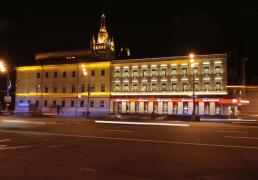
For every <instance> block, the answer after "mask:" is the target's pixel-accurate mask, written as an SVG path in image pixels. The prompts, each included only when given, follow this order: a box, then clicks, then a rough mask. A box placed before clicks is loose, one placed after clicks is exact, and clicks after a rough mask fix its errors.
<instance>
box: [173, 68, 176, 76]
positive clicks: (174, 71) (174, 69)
mask: <svg viewBox="0 0 258 180" xmlns="http://www.w3.org/2000/svg"><path fill="white" fill-rule="evenodd" d="M176 74H177V70H176V68H173V69H172V76H176Z"/></svg>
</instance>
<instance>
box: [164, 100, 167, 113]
mask: <svg viewBox="0 0 258 180" xmlns="http://www.w3.org/2000/svg"><path fill="white" fill-rule="evenodd" d="M163 113H164V114H167V113H168V102H163Z"/></svg>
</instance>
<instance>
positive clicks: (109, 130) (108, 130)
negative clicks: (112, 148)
mask: <svg viewBox="0 0 258 180" xmlns="http://www.w3.org/2000/svg"><path fill="white" fill-rule="evenodd" d="M105 131H107V132H124V133H130V132H133V131H128V130H119V129H117V130H112V129H107V130H105Z"/></svg>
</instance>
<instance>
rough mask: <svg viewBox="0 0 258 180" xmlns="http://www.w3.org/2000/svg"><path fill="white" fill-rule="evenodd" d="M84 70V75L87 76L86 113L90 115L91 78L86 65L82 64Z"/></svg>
mask: <svg viewBox="0 0 258 180" xmlns="http://www.w3.org/2000/svg"><path fill="white" fill-rule="evenodd" d="M82 71H83V75H84V76H86V77H87V92H88V95H87V112H86V115H87V117H89V115H90V78H89V74H88V73H87V71H86V68H85V65H84V64H83V65H82Z"/></svg>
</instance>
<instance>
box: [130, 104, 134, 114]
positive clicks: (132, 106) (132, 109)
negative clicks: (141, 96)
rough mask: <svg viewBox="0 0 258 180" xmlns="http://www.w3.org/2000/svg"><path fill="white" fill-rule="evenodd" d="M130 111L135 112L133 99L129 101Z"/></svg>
mask: <svg viewBox="0 0 258 180" xmlns="http://www.w3.org/2000/svg"><path fill="white" fill-rule="evenodd" d="M130 111H131V113H135V102H134V101H133V102H131V103H130Z"/></svg>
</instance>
